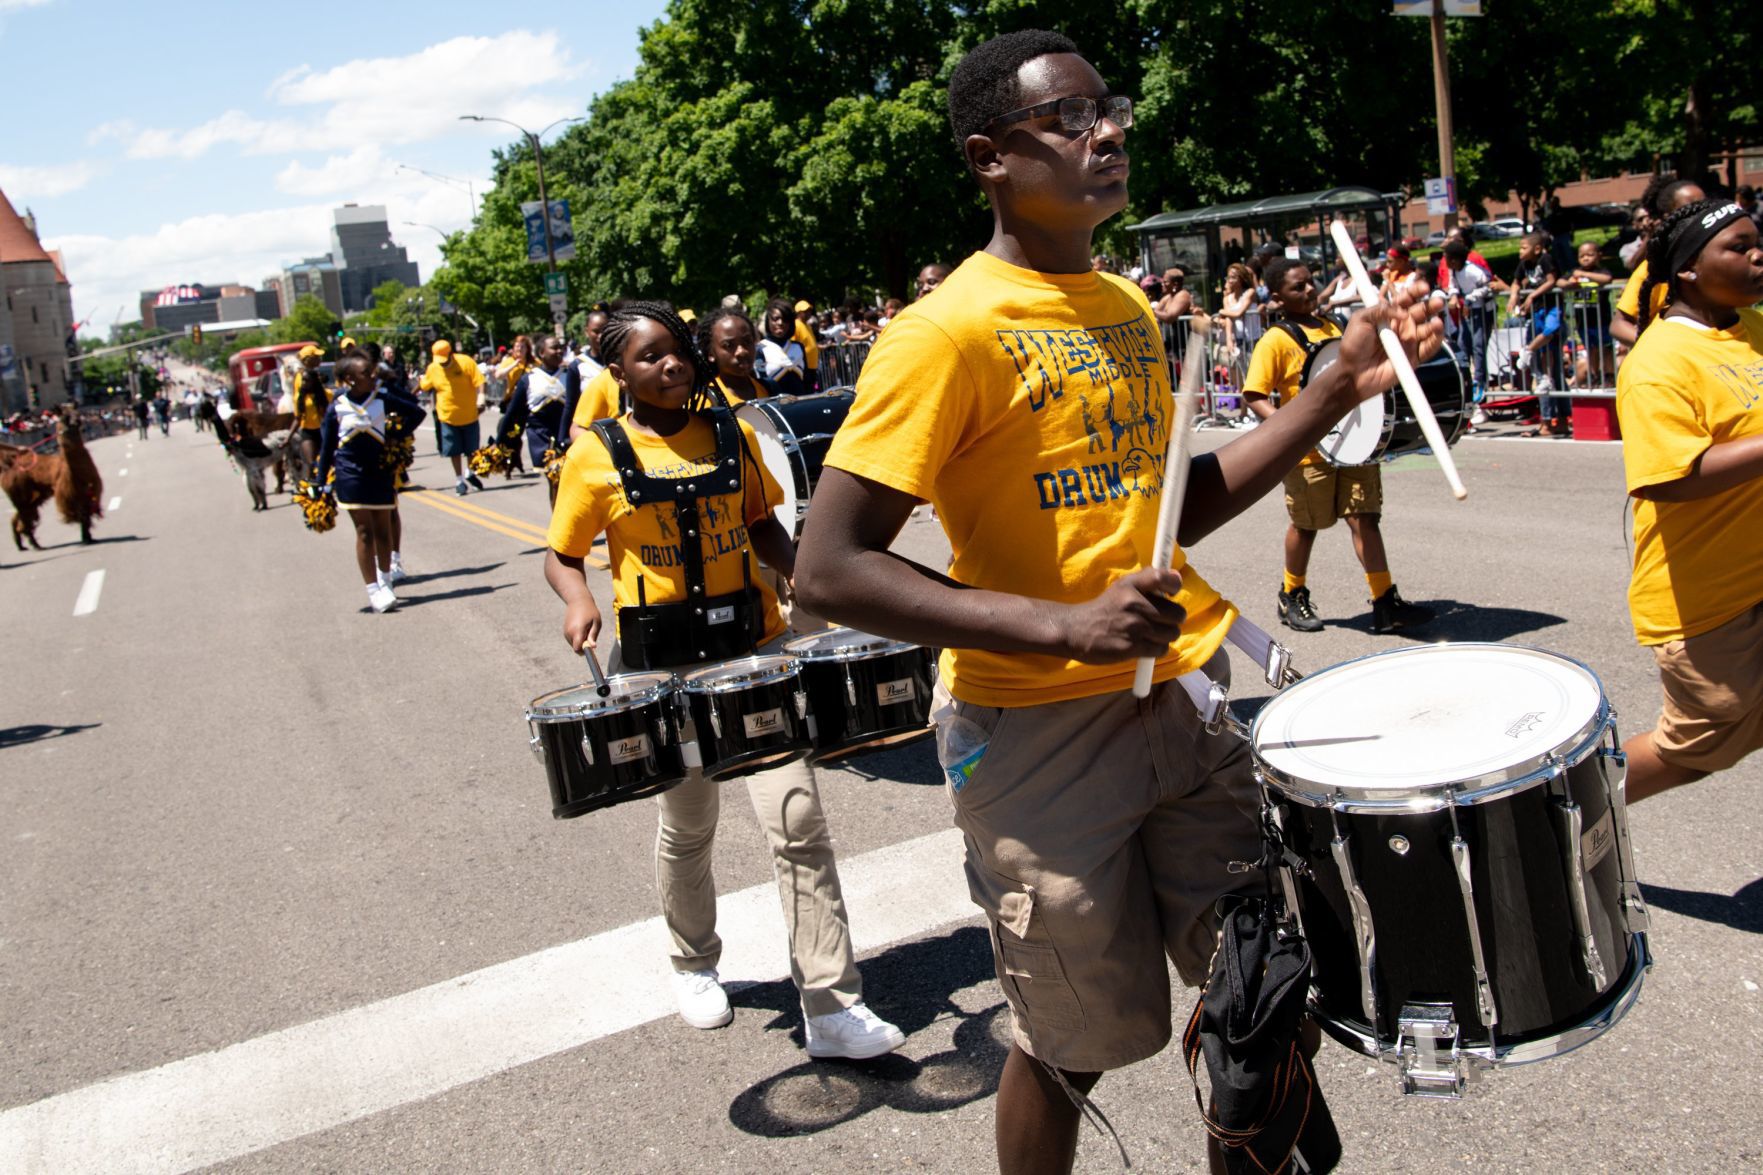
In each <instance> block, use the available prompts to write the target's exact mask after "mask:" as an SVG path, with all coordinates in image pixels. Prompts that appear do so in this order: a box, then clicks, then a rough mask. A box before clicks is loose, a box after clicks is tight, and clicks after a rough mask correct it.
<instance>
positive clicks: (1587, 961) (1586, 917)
mask: <svg viewBox="0 0 1763 1175" xmlns="http://www.w3.org/2000/svg"><path fill="white" fill-rule="evenodd" d="M1554 810H1555V819H1556V821H1557V822H1558V823H1559V824H1560V832H1561V864H1562V866H1563V868H1565V869H1566V871H1567V895H1568V903H1569V907H1568V908H1569V911H1570V913H1571V914H1572V916H1573V933H1574V934H1575V935H1576V936H1577V937H1578V938H1579V961H1580V963H1581V964H1582V965H1583V966H1584V967H1585V973H1586V976H1587V977H1588V978H1589V979H1591V981H1592V983H1593V985H1595V986H1596V987H1597V989H1598V990H1599V991H1603V990H1604V989H1605V988H1606V987H1608V986H1609V985H1610V981H1609V977H1608V976H1607V975H1605V973H1604V960H1603V957H1602V956H1600V955H1599V954H1598V942H1597V939H1596V938H1595V937H1594V936H1593V934H1592V918H1591V912H1590V910H1588V909H1587V907H1586V897H1585V854H1584V853H1583V852H1582V851H1581V850H1580V841H1579V838H1580V837H1581V835H1583V833H1584V819H1583V817H1582V814H1581V812H1580V807H1579V805H1578V804H1576V803H1574V802H1573V801H1572V800H1557V801H1555V804H1554Z"/></svg>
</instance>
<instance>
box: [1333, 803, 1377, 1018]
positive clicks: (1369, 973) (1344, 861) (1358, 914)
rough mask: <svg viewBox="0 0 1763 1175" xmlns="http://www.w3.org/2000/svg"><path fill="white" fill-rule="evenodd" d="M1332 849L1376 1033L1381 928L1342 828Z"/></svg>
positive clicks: (1362, 998) (1363, 998)
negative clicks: (1361, 885)
mask: <svg viewBox="0 0 1763 1175" xmlns="http://www.w3.org/2000/svg"><path fill="white" fill-rule="evenodd" d="M1328 848H1329V852H1330V853H1332V854H1333V855H1334V863H1335V868H1336V869H1338V870H1339V871H1340V874H1341V885H1342V887H1343V888H1345V889H1346V891H1347V904H1348V905H1349V906H1351V907H1352V910H1353V947H1354V949H1355V950H1356V951H1357V952H1358V954H1359V1004H1360V1008H1361V1009H1362V1010H1363V1011H1364V1013H1365V1023H1366V1024H1367V1025H1369V1026H1370V1028H1371V1031H1372V1033H1373V1034H1376V1032H1377V977H1376V973H1375V967H1376V964H1377V928H1376V927H1375V926H1374V925H1372V921H1371V900H1370V899H1369V898H1367V897H1366V896H1365V891H1364V890H1362V889H1360V888H1359V875H1358V873H1357V872H1355V871H1354V869H1353V854H1352V852H1351V851H1350V846H1349V845H1348V843H1347V838H1346V837H1344V836H1342V835H1341V832H1340V829H1339V828H1338V827H1337V828H1336V829H1335V834H1334V839H1333V840H1331V841H1329V842H1328Z"/></svg>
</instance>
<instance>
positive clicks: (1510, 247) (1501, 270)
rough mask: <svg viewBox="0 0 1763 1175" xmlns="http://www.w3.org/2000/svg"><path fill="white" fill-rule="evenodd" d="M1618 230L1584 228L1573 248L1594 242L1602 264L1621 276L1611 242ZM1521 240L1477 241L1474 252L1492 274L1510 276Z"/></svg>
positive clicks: (1620, 268) (1602, 227)
mask: <svg viewBox="0 0 1763 1175" xmlns="http://www.w3.org/2000/svg"><path fill="white" fill-rule="evenodd" d="M1617 232H1618V230H1617V228H1616V227H1615V226H1614V225H1600V226H1599V227H1597V228H1584V229H1580V230H1579V231H1578V232H1576V233H1574V234H1573V246H1574V248H1576V249H1577V248H1578V247H1579V246H1580V245H1581V244H1583V243H1584V242H1586V241H1596V242H1597V243H1598V246H1599V247H1600V249H1601V250H1602V252H1603V255H1604V263H1605V264H1606V265H1609V266H1610V272H1611V273H1614V274H1616V275H1617V276H1619V277H1620V276H1621V275H1622V262H1621V260H1620V259H1619V258H1618V257H1617V256H1616V250H1615V249H1614V248H1613V247H1612V246H1611V242H1612V241H1614V240H1615V239H1616V234H1617ZM1523 243H1524V241H1523V238H1521V237H1510V238H1507V239H1506V240H1503V241H1477V242H1475V251H1476V252H1477V253H1480V254H1481V255H1482V256H1483V257H1486V258H1487V259H1488V264H1489V265H1492V266H1493V267H1494V273H1495V274H1496V275H1497V276H1499V277H1500V278H1507V277H1510V276H1511V271H1512V270H1513V269H1515V268H1517V265H1518V246H1519V245H1521V244H1523Z"/></svg>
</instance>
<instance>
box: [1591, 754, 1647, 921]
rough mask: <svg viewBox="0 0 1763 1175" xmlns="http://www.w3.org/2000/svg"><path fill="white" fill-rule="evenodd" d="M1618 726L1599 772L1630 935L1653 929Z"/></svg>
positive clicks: (1625, 758) (1623, 909)
mask: <svg viewBox="0 0 1763 1175" xmlns="http://www.w3.org/2000/svg"><path fill="white" fill-rule="evenodd" d="M1615 732H1616V727H1615V724H1614V723H1612V724H1611V726H1610V745H1609V746H1606V747H1600V748H1599V749H1598V771H1599V773H1600V774H1602V776H1603V777H1604V798H1605V800H1606V802H1607V803H1609V805H1610V812H1611V818H1612V820H1613V822H1614V823H1615V826H1616V862H1617V866H1618V867H1619V868H1620V869H1621V870H1622V918H1623V922H1624V923H1625V924H1626V925H1627V926H1628V932H1629V933H1630V934H1646V933H1647V932H1648V931H1649V930H1651V929H1652V918H1651V916H1649V915H1648V913H1647V899H1646V898H1645V897H1643V896H1641V882H1640V878H1639V877H1638V876H1636V874H1635V871H1634V843H1633V842H1632V841H1630V840H1629V838H1628V795H1627V792H1626V790H1625V787H1626V785H1627V783H1628V756H1627V755H1624V754H1623V753H1622V747H1621V745H1620V744H1618V743H1617V742H1616V733H1615Z"/></svg>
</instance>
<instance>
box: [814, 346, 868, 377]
mask: <svg viewBox="0 0 1763 1175" xmlns="http://www.w3.org/2000/svg"><path fill="white" fill-rule="evenodd" d="M873 345H874V344H873V343H871V342H869V341H868V340H865V341H863V342H861V343H822V344H821V347H820V386H821V387H823V388H838V387H852V386H855V385H856V383H857V373H858V372H860V371H862V370H863V361H864V360H865V359H867V358H869V348H870V347H871V346H873Z"/></svg>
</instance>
